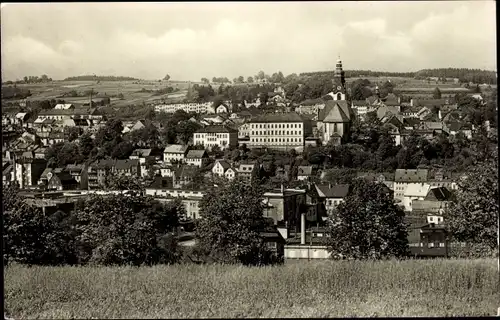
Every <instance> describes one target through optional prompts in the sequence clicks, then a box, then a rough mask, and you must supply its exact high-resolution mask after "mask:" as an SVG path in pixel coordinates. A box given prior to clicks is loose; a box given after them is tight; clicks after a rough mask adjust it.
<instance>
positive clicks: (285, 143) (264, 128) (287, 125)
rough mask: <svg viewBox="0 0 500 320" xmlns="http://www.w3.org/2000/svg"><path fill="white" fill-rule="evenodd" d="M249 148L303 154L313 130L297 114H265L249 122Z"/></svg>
mask: <svg viewBox="0 0 500 320" xmlns="http://www.w3.org/2000/svg"><path fill="white" fill-rule="evenodd" d="M249 124H250V130H249V137H250V141H249V142H248V147H249V148H270V149H284V150H289V149H295V150H297V151H300V152H302V151H303V149H304V139H305V138H306V136H307V135H309V134H311V133H312V128H311V126H310V125H309V124H308V122H307V121H305V120H304V119H303V118H302V117H301V116H300V115H298V114H297V113H295V112H292V113H286V114H276V113H273V114H265V115H262V116H259V117H257V118H255V119H253V120H252V121H250V122H249Z"/></svg>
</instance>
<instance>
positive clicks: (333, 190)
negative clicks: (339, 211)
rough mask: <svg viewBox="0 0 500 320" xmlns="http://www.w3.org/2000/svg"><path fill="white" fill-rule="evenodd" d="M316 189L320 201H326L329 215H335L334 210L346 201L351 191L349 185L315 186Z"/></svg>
mask: <svg viewBox="0 0 500 320" xmlns="http://www.w3.org/2000/svg"><path fill="white" fill-rule="evenodd" d="M315 187H316V190H317V192H318V195H319V197H320V199H322V200H323V201H324V204H325V208H326V211H327V212H328V214H331V213H333V211H334V209H335V208H336V207H337V206H338V205H339V204H340V203H341V202H343V201H344V199H345V197H347V196H348V195H349V192H350V191H351V187H350V185H348V184H337V185H332V184H315Z"/></svg>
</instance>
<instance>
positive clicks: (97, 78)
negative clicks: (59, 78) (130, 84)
mask: <svg viewBox="0 0 500 320" xmlns="http://www.w3.org/2000/svg"><path fill="white" fill-rule="evenodd" d="M130 80H140V79H137V78H133V77H122V76H118V77H117V76H95V75H83V76H75V77H68V78H66V79H64V80H63V81H130Z"/></svg>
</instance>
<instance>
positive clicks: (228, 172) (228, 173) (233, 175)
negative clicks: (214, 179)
mask: <svg viewBox="0 0 500 320" xmlns="http://www.w3.org/2000/svg"><path fill="white" fill-rule="evenodd" d="M224 177H226V179H228V180H233V179H234V178H236V171H235V170H234V169H233V168H229V169H227V170H226V172H225V173H224Z"/></svg>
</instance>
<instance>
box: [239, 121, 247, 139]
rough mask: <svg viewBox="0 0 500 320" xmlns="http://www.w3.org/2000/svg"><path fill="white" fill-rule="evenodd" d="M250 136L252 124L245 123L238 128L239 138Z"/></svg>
mask: <svg viewBox="0 0 500 320" xmlns="http://www.w3.org/2000/svg"><path fill="white" fill-rule="evenodd" d="M249 136H250V124H249V123H243V124H242V125H240V126H239V128H238V138H244V137H249Z"/></svg>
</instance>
